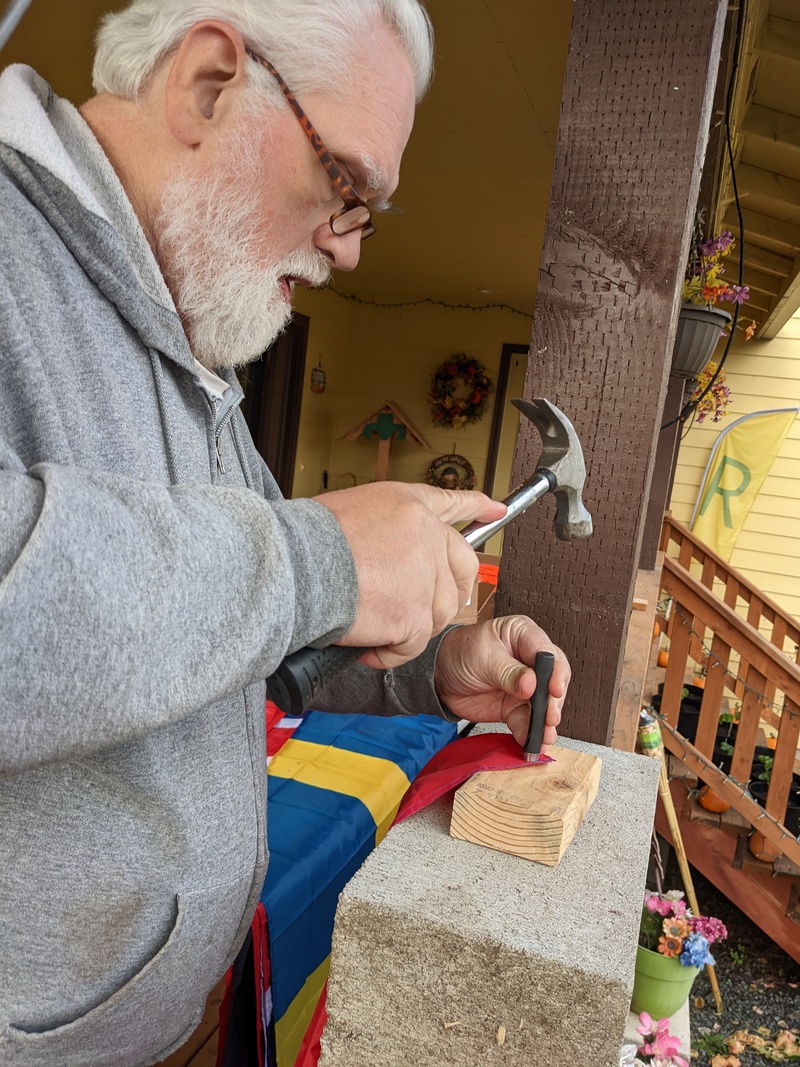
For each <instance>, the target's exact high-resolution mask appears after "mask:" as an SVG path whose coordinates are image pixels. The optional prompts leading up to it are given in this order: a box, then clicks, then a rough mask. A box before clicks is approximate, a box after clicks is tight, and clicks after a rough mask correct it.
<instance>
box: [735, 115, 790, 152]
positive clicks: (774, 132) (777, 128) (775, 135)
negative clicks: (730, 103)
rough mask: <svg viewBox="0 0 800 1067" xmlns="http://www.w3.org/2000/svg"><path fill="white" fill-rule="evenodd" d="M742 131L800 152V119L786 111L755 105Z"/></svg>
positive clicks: (747, 116)
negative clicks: (778, 142)
mask: <svg viewBox="0 0 800 1067" xmlns="http://www.w3.org/2000/svg"><path fill="white" fill-rule="evenodd" d="M742 131H743V132H744V133H748V134H752V135H753V136H754V137H766V139H767V140H768V141H780V142H781V144H782V145H784V146H785V147H787V148H792V149H795V150H796V151H798V152H800V118H798V117H797V115H789V114H787V113H786V112H785V111H775V110H773V109H772V108H770V107H762V106H761V105H760V104H753V105H752V106H751V107H750V108H749V109H748V111H747V114H746V115H745V117H744V120H743V121H742Z"/></svg>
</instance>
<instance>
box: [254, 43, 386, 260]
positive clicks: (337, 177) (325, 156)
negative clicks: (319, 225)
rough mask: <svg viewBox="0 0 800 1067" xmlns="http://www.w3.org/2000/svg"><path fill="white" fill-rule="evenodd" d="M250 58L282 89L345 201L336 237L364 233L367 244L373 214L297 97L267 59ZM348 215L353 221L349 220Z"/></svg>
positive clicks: (334, 225) (336, 217) (335, 223)
mask: <svg viewBox="0 0 800 1067" xmlns="http://www.w3.org/2000/svg"><path fill="white" fill-rule="evenodd" d="M247 54H248V55H249V56H250V58H251V59H254V60H255V61H256V63H260V64H261V66H262V67H263V68H264V70H267V71H269V73H270V74H271V75H272V77H273V78H274V79H275V81H276V82H277V83H278V85H279V86H280V90H281V92H282V93H283V95H284V96H285V97H286V101H287V103H288V104H289V107H290V108H291V109H292V111H293V112H294V114H295V117H296V119H297V121H298V122H299V123H300V126H301V127H302V130H303V133H304V134H305V135H306V137H307V138H308V139H309V141H310V142H311V147H312V148H313V149H314V151H315V152H316V153H317V156H318V158H319V161H320V163H321V164H322V165H323V167H324V168H325V171H326V173H327V175H328V177H329V178H330V181H331V185H332V186H333V188H334V191H335V192H336V195H337V196H340V197H341V198H342V200H343V201H344V207H342V208H340V209H339V210H338V211H335V212H334V213H333V214H332V215H331V217H330V227H331V230H332V231H333V233H335V234H336V236H337V237H343V236H345V235H346V234H348V233H353V232H354V231H356V230H361V240H362V241H365V240H366V239H367V238H368V237H372V235H373V234H374V233H375V227H374V226H373V225H372V212H371V211H370V209H369V207H368V205H367V204H365V203H364V201H363V200H362V199H361V197H360V196H359V195H358V193H357V192H356V191H355V189H354V188H353V186H352V185H351V184H350V182H349V181H348V180H347V178H345V176H344V174H343V173H342V171H341V170H340V168H339V165H338V164H337V162H336V160H335V159H334V157H333V155H332V154H331V152H330V150H329V149H328V148H327V147H326V145H325V142H324V141H323V140H322V138H321V137H320V135H319V134H318V133H317V131H316V130H315V129H314V126H313V124H312V122H311V119H310V118H309V117H308V115H306V113H305V111H303V109H302V107H300V104H299V103H298V102H297V97H296V96H295V95H294V93H293V92H292V90H291V89H290V88H289V86H288V85H287V84H286V82H285V81H284V80H283V78H282V77H281V75H280V74H279V73H278V71H277V70H276V69H275V68H274V67H273V65H272V64H271V63H270V61H269V60H268V59H264V57H263V56H260V55H258V53H257V52H254V51H253V50H252V49H251V48H248V49H247ZM364 212H366V218H364ZM348 215H349V216H350V218H348V217H347V216H348Z"/></svg>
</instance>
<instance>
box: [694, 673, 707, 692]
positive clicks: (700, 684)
mask: <svg viewBox="0 0 800 1067" xmlns="http://www.w3.org/2000/svg"><path fill="white" fill-rule="evenodd" d="M694 684H695V685H696V686H697V688H698V689H705V687H706V678H705V675H704V674H701V675H700V677H699V678H695V680H694Z"/></svg>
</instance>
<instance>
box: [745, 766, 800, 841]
mask: <svg viewBox="0 0 800 1067" xmlns="http://www.w3.org/2000/svg"><path fill="white" fill-rule="evenodd" d="M768 791H769V782H751V783H750V792H751V793H752V794H753V797H754V798H755V799H756V800H757V801H758V803H759V804H760V805H761V806H762V807H764V806H765V804H766V802H767V792H768ZM783 825H784V826H785V827H786V829H787V830H788V831H789V833H790V834H794V835H795V837H798V836H800V778H799V777H798V776H797V775H796V774H795V775H793V777H792V784H791V786H790V787H789V799H788V801H787V803H786V812H785V814H784V816H783Z"/></svg>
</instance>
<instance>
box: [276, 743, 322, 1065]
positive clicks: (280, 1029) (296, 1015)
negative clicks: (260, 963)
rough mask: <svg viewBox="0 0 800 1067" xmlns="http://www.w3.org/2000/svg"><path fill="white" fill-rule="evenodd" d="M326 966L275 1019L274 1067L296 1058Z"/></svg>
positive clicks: (311, 977)
mask: <svg viewBox="0 0 800 1067" xmlns="http://www.w3.org/2000/svg"><path fill="white" fill-rule="evenodd" d="M287 744H288V742H287ZM284 747H286V746H284ZM330 967H331V958H330V956H326V957H325V959H324V960H323V961H322V963H321V964H320V965H319V967H317V969H316V970H315V971H312V972H311V974H310V975H309V976H308V978H306V980H305V982H304V983H303V987H302V989H301V990H300V992H299V993H298V994H297V996H296V997H295V998H294V1000H293V1001H292V1003H291V1004H290V1005H289V1007H288V1008H287V1009H286V1011H285V1012H284V1013H283V1015H282V1016H281V1017H280V1019H278V1020H277V1021H276V1023H275V1051H276V1053H277V1055H278V1067H292V1065H293V1064H294V1062H295V1060H296V1059H297V1053H298V1052H299V1051H300V1045H301V1044H302V1041H303V1038H304V1037H305V1033H306V1030H308V1027H309V1025H310V1023H311V1017H312V1016H313V1014H314V1010H315V1008H316V1006H317V1002H318V1001H319V998H320V996H321V995H322V989H323V986H324V985H325V983H326V982H327V980H328V971H329V970H330Z"/></svg>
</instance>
